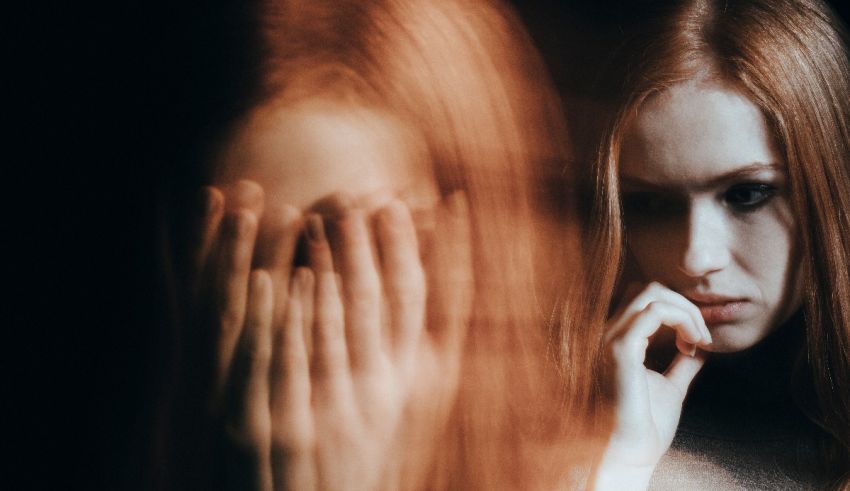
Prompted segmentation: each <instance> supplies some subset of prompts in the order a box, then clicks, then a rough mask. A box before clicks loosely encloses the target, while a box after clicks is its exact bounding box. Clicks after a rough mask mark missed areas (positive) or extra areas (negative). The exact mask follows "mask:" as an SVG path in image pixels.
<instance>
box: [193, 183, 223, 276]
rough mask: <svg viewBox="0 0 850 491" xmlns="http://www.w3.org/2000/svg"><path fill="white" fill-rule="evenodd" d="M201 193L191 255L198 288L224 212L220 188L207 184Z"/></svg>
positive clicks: (205, 272) (204, 273) (205, 271)
mask: <svg viewBox="0 0 850 491" xmlns="http://www.w3.org/2000/svg"><path fill="white" fill-rule="evenodd" d="M202 195H203V199H202V201H203V216H202V217H201V223H200V224H199V227H198V236H197V239H196V240H197V242H196V243H195V252H194V255H193V260H194V265H193V268H194V269H193V277H194V281H195V282H196V284H195V285H194V288H199V286H200V285H199V284H198V283H200V282H203V281H204V280H203V276H206V274H207V270H208V268H207V261H208V260H209V258H210V251H211V250H212V248H213V244H214V242H215V239H216V236H217V235H218V231H219V227H220V225H221V218H222V216H223V213H224V195H223V194H222V192H221V191H220V190H218V189H217V188H215V187H213V186H207V187H205V188H204V190H203V192H202Z"/></svg>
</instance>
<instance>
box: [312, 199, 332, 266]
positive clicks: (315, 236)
mask: <svg viewBox="0 0 850 491" xmlns="http://www.w3.org/2000/svg"><path fill="white" fill-rule="evenodd" d="M305 228H306V233H307V255H308V262H309V264H310V268H311V269H312V270H313V273H314V274H316V275H318V274H320V273H325V272H332V271H333V270H334V265H333V258H332V257H331V249H330V245H329V244H328V238H327V235H326V234H325V223H324V220H322V217H321V216H320V215H317V214H315V213H314V214H311V215H309V216H308V217H307V223H306V227H305Z"/></svg>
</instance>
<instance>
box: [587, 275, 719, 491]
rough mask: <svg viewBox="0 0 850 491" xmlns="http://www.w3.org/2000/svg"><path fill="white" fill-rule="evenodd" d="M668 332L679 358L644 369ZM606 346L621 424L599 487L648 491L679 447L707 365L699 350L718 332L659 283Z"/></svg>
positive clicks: (615, 319) (631, 305) (630, 305)
mask: <svg viewBox="0 0 850 491" xmlns="http://www.w3.org/2000/svg"><path fill="white" fill-rule="evenodd" d="M626 298H629V296H628V295H626ZM662 326H666V327H669V328H671V329H673V330H674V331H675V333H676V347H677V349H678V351H679V353H678V354H677V355H676V357H675V358H674V359H673V361H672V362H671V363H670V365H669V366H668V367H667V368H666V370H665V371H664V372H663V373H659V372H656V371H654V370H651V369H648V368H647V367H646V366H645V365H644V363H645V361H646V350H647V347H648V346H649V338H650V337H651V336H652V335H653V334H655V333H656V332H657V331H658V330H659V329H660V328H661V327H662ZM605 342H606V350H605V352H606V372H607V375H608V377H607V379H608V380H607V381H608V383H609V387H610V398H611V404H612V408H613V415H614V424H613V431H612V432H611V437H610V439H609V442H608V446H607V448H606V450H605V452H604V454H603V456H602V459H601V460H600V462H599V464H598V466H597V471H596V474H595V486H596V489H609V488H610V489H640V488H641V487H643V488H645V487H646V486H647V485H648V483H649V479H650V477H651V476H652V472H653V470H654V469H655V466H656V465H657V463H658V461H659V460H660V459H661V457H662V456H663V455H664V453H665V452H666V451H667V449H668V448H669V447H670V444H671V443H672V441H673V436H674V435H675V433H676V427H677V426H678V424H679V417H680V415H681V411H682V403H683V402H684V400H685V395H686V394H687V391H688V387H689V386H690V383H691V381H692V380H693V379H694V377H695V376H696V374H697V373H698V372H699V370H700V369H701V368H702V365H703V363H704V361H705V359H704V356H703V354H702V353H700V352H698V351H697V346H698V345H700V346H705V345H708V344H710V343H711V334H710V333H709V332H708V328H707V327H706V324H705V321H704V320H703V317H702V314H701V312H700V310H699V308H698V307H697V306H696V305H694V304H693V303H692V302H691V301H689V300H688V299H687V298H685V297H683V296H682V295H680V294H678V293H676V292H674V291H673V290H670V289H669V288H667V287H665V286H663V285H661V284H659V283H651V284H650V285H648V286H646V287H645V288H644V289H643V291H641V292H640V293H639V294H638V295H637V296H635V297H634V298H633V299H632V300H631V301H629V302H627V303H626V304H625V306H623V307H621V308H620V309H619V310H618V311H617V312H616V313H615V314H614V315H613V316H612V317H611V319H610V320H609V322H608V326H607V328H606V339H605Z"/></svg>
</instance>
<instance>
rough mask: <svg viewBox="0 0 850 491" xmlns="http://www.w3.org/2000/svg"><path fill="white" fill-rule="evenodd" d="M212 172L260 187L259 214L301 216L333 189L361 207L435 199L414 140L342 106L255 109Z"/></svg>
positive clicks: (389, 119)
mask: <svg viewBox="0 0 850 491" xmlns="http://www.w3.org/2000/svg"><path fill="white" fill-rule="evenodd" d="M219 168H220V172H219V175H218V177H217V180H218V181H219V182H220V183H227V182H232V181H235V180H237V179H246V178H247V179H251V180H254V181H256V182H258V183H260V185H262V186H263V188H264V190H265V194H266V208H267V209H275V208H276V207H279V206H281V205H283V204H288V205H292V206H295V207H296V208H298V209H300V210H301V211H307V210H310V209H311V208H312V207H314V206H315V205H316V204H317V203H318V202H319V201H320V200H322V199H323V198H327V197H328V196H329V195H332V194H334V193H338V192H344V193H346V194H347V195H349V196H352V197H353V198H355V199H357V200H358V204H359V205H360V206H362V207H364V208H366V209H367V210H368V209H375V208H378V207H380V206H381V205H383V204H386V202H387V201H389V199H391V198H393V197H399V198H402V199H403V200H405V201H406V202H407V204H408V205H409V206H411V207H412V208H414V209H415V208H426V207H430V206H433V205H434V204H435V203H436V202H437V200H438V191H437V186H436V181H435V179H434V176H433V171H432V166H431V164H430V161H429V160H428V155H427V149H426V147H425V144H424V142H423V141H422V139H421V137H420V136H419V135H418V134H417V133H416V132H415V131H414V130H413V129H412V128H410V127H409V126H407V125H405V124H404V123H403V122H402V121H401V120H400V119H396V118H394V117H393V116H391V115H390V114H388V113H386V112H383V111H379V110H377V109H372V108H367V107H364V106H360V105H356V104H352V103H350V102H347V101H337V100H332V99H331V100H328V99H322V98H313V99H306V100H303V101H300V102H297V103H290V104H275V103H274V102H272V103H269V104H266V105H264V106H261V107H260V108H258V109H256V110H255V111H254V112H252V113H251V114H250V115H249V116H248V117H247V118H246V119H245V120H244V121H243V122H242V123H241V124H240V125H238V127H237V128H236V129H235V130H234V132H233V135H232V137H231V140H230V142H229V143H228V144H227V146H226V147H225V151H224V153H223V155H222V161H221V163H220V166H219Z"/></svg>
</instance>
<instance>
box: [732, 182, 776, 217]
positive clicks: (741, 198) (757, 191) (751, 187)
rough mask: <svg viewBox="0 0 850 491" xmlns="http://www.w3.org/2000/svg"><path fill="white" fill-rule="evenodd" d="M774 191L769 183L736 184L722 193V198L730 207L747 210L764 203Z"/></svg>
mask: <svg viewBox="0 0 850 491" xmlns="http://www.w3.org/2000/svg"><path fill="white" fill-rule="evenodd" d="M776 191H777V189H776V188H775V187H774V186H771V185H769V184H755V183H752V184H736V185H734V186H732V187H731V188H729V189H728V190H727V191H726V192H725V193H724V194H723V199H724V200H725V201H726V203H728V204H729V206H731V207H732V209H734V210H736V211H743V212H747V211H753V210H755V209H757V208H759V207H760V206H762V205H764V204H766V203H767V202H768V201H770V199H771V198H772V197H773V196H774V195H775V194H776Z"/></svg>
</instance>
